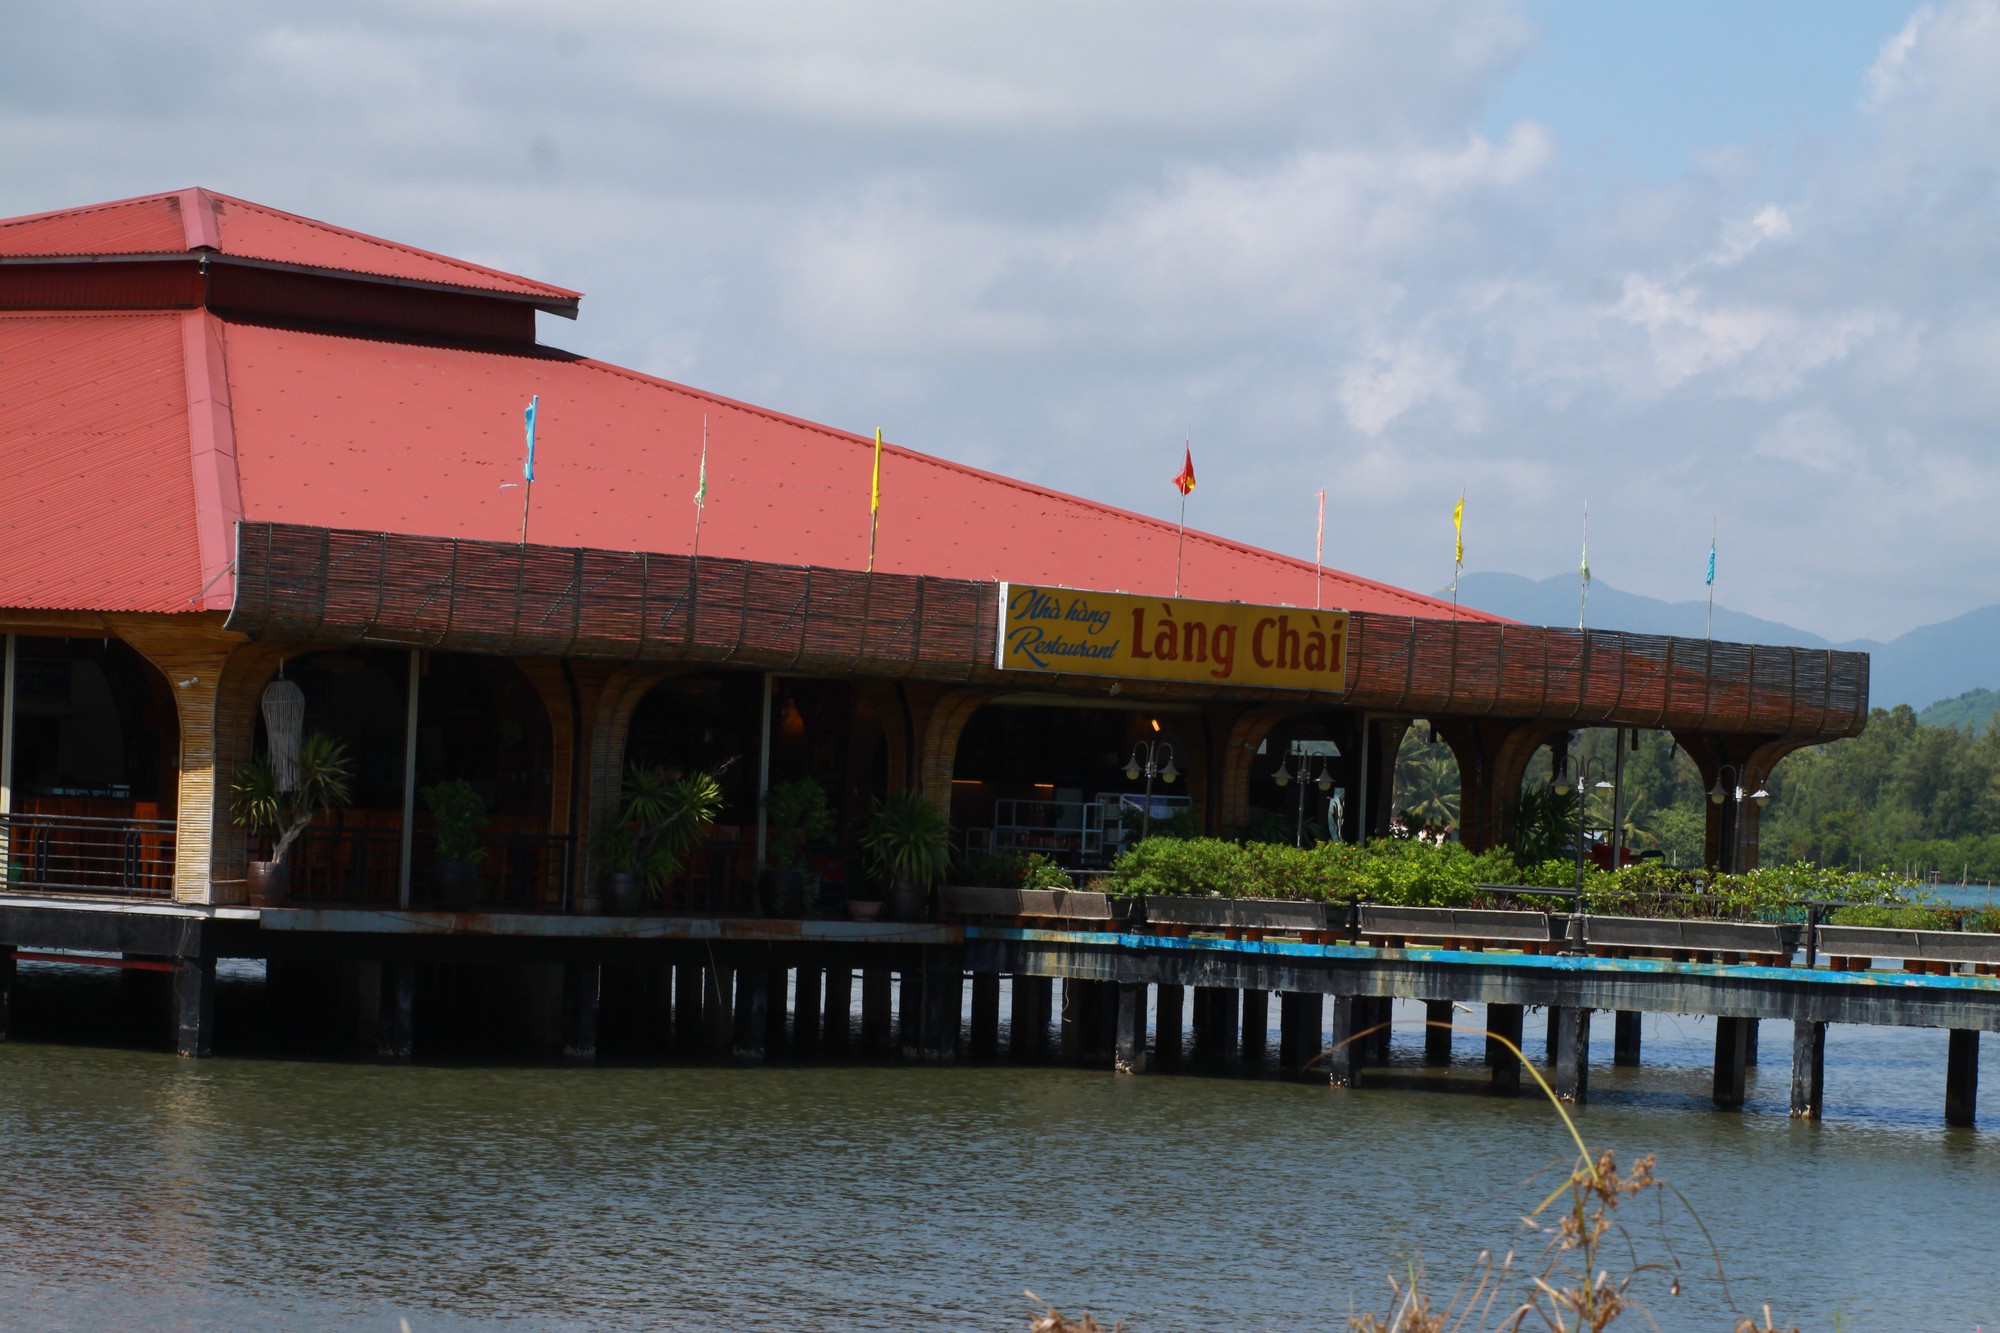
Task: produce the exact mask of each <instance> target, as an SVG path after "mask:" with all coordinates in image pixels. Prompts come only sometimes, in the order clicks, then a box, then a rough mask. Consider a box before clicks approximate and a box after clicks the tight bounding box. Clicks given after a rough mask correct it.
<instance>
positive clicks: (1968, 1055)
mask: <svg viewBox="0 0 2000 1333" xmlns="http://www.w3.org/2000/svg"><path fill="white" fill-rule="evenodd" d="M1978 1106H1979V1029H1977V1028H1953V1029H1952V1030H1951V1045H1950V1046H1949V1047H1948V1048H1947V1051H1946V1054H1945V1066H1944V1122H1945V1123H1946V1124H1947V1125H1971V1124H1972V1123H1973V1121H1974V1120H1975V1119H1976V1114H1975V1113H1976V1112H1977V1110H1978Z"/></svg>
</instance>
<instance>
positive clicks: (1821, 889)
mask: <svg viewBox="0 0 2000 1333" xmlns="http://www.w3.org/2000/svg"><path fill="white" fill-rule="evenodd" d="M1482 884H1487V885H1509V886H1519V887H1520V888H1522V889H1524V890H1532V889H1534V888H1538V887H1539V888H1562V889H1568V888H1573V887H1574V886H1575V884H1576V865H1575V863H1574V862H1573V861H1561V860H1557V861H1542V862H1539V863H1536V864H1533V865H1527V866H1522V865H1518V864H1516V863H1515V861H1514V858H1513V856H1512V855H1510V854H1509V853H1508V852H1506V851H1503V850H1494V851H1489V852H1482V853H1478V854H1474V853H1472V852H1468V851H1467V850H1465V849H1464V848H1463V847H1460V846H1458V845H1457V844H1456V843H1446V844H1444V845H1443V846H1435V845H1433V844H1430V843H1426V842H1421V841H1414V840H1413V841H1403V840H1398V839H1384V840H1382V841H1379V842H1373V843H1370V844H1368V845H1367V846H1366V847H1356V846H1354V845H1353V844H1351V843H1337V842H1323V843H1320V844H1318V845H1316V846H1313V847H1306V848H1299V847H1287V846H1284V845H1282V844H1278V843H1269V842H1242V843H1238V842H1232V841H1229V840H1227V839H1223V838H1148V839H1146V840H1145V841H1143V842H1141V843H1138V844H1137V845H1136V846H1134V847H1132V848H1131V849H1129V850H1128V851H1126V852H1125V853H1124V854H1123V855H1121V856H1120V857H1119V858H1118V860H1117V862H1116V863H1115V864H1114V865H1113V866H1112V868H1111V872H1110V874H1108V875H1106V876H1105V877H1104V879H1103V881H1102V882H1101V885H1100V887H1102V888H1103V889H1104V891H1105V892H1107V893H1113V894H1118V895H1121V896H1127V897H1130V896H1136V895H1140V894H1155V895H1162V896H1171V897H1224V898H1284V899H1292V900H1300V901H1307V902H1339V903H1351V902H1368V903H1379V904H1382V905H1385V906H1394V907H1467V906H1519V907H1539V908H1544V909H1558V910H1560V909H1563V908H1566V907H1568V906H1569V901H1568V899H1567V898H1556V897H1548V896H1542V895H1538V894H1535V893H1533V892H1531V891H1530V892H1521V893H1514V894H1505V895H1501V894H1482V893H1481V892H1480V890H1479V887H1478V886H1480V885H1482ZM1583 898H1584V904H1585V906H1586V908H1587V910H1589V911H1591V912H1596V913H1599V914H1602V915H1613V916H1672V917H1720V918H1725V919H1739V920H1803V919H1804V916H1805V904H1806V903H1808V902H1826V903H1844V904H1851V905H1852V906H1848V907H1846V908H1844V909H1842V913H1856V912H1859V913H1864V914H1865V913H1867V912H1882V911H1889V912H1906V913H1932V914H1938V913H1942V915H1941V916H1938V915H1932V916H1925V917H1923V919H1925V920H1932V919H1946V918H1948V919H1950V920H1951V921H1954V922H1956V921H1963V923H1964V925H1963V927H1962V928H1964V929H1987V930H1991V929H1996V928H2000V911H1991V910H1989V911H1985V912H1964V911H1954V910H1951V909H1941V908H1939V907H1937V906H1936V905H1935V904H1932V903H1929V902H1928V901H1927V900H1926V899H1925V897H1924V895H1923V893H1922V892H1921V891H1920V890H1919V888H1918V886H1917V885H1916V884H1915V882H1913V881H1911V880H1908V879H1905V878H1902V877H1900V876H1897V875H1894V874H1891V873H1889V872H1887V871H1881V872H1877V873H1875V874H1862V873H1857V872H1854V871H1848V870H1828V869H1824V868H1822V867H1819V866H1814V865H1809V864H1806V863H1802V862H1801V863H1794V864H1791V865H1783V866H1768V867H1764V868H1760V869H1757V870H1752V871H1747V872H1745V873H1744V874H1740V875H1717V874H1711V873H1710V872H1708V871H1704V870H1676V869H1673V868H1671V867H1669V866H1663V865H1660V864H1659V863H1658V862H1652V861H1646V862H1641V863H1640V864H1638V865H1633V866H1627V867H1626V868H1624V869H1623V870H1620V871H1615V872H1613V871H1602V870H1597V869H1594V868H1588V869H1586V870H1585V871H1584V879H1583ZM1842 913H1836V914H1835V915H1834V916H1833V917H1832V918H1831V919H1833V920H1835V921H1841V920H1843V915H1842ZM1911 919H1912V920H1915V919H1917V918H1916V917H1914V916H1913V917H1911ZM1855 924H1875V920H1874V919H1873V918H1872V917H1871V918H1868V919H1867V920H1866V922H1863V921H1861V920H1860V919H1857V920H1856V922H1855Z"/></svg>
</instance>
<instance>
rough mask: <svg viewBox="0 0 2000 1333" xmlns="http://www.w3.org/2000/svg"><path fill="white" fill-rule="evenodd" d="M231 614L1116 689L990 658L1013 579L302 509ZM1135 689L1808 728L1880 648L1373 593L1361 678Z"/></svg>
mask: <svg viewBox="0 0 2000 1333" xmlns="http://www.w3.org/2000/svg"><path fill="white" fill-rule="evenodd" d="M237 561H238V571H237V577H238V582H237V591H236V604H235V608H234V610H233V611H232V612H231V613H230V617H229V621H228V627H229V628H230V629H233V630H238V631H241V632H243V633H245V634H248V635H250V636H252V637H254V638H263V639H273V640H282V641H285V642H291V643H300V644H325V645H356V644H384V645H402V646H416V647H425V648H437V649H447V650H452V651H460V652H476V653H492V654H498V655H504V656H542V657H575V658H593V659H600V660H607V661H627V662H664V663H707V664H717V665H730V666H737V667H743V668H747V669H756V670H770V671H798V672H806V673H813V674H822V675H846V676H860V677H872V678H883V679H906V680H930V681H937V682H943V683H953V684H966V685H985V686H989V687H996V688H1003V689H1005V688H1012V689H1023V688H1032V689H1035V690H1041V691H1062V692H1073V693H1077V694H1101V693H1102V692H1103V691H1104V690H1105V689H1106V688H1107V686H1106V682H1105V681H1104V680H1103V679H1101V678H1095V677H1076V676H1035V677H1033V678H1032V681H1031V682H1029V681H1024V678H1023V675H1022V673H1019V672H1002V671H1000V670H998V669H997V668H996V667H995V666H994V665H993V655H994V652H993V650H994V638H995V635H996V633H997V624H998V617H999V585H997V584H993V583H981V582H975V581H971V580H965V579H944V578H932V577H929V576H918V575H906V574H864V573H860V572H857V571H854V570H844V569H821V568H812V567H802V566H797V565H780V564H768V563H764V562H760V561H752V560H727V559H714V558H706V557H705V558H702V559H700V560H699V561H697V560H695V559H693V558H692V557H689V556H686V555H672V554H657V553H648V552H631V551H601V550H588V549H581V548H568V547H549V546H519V545H513V544H509V543H504V542H477V541H466V540H461V539H458V538H449V537H412V536H404V535H398V534H390V533H370V532H355V531H344V530H338V529H329V528H316V527H301V526H296V525H291V524H276V523H247V522H246V523H242V524H240V525H239V526H238V530H237ZM1123 691H1124V693H1125V694H1126V696H1127V697H1130V698H1142V699H1159V700H1163V701H1170V700H1209V699H1213V700H1228V701H1231V702H1241V703H1255V702H1285V703H1292V704H1297V705H1304V706H1310V705H1316V704H1337V705H1340V706H1343V707H1354V708H1365V709H1370V710H1374V711H1379V712H1385V713H1397V714H1404V715H1410V716H1420V717H1506V718H1546V719H1555V720H1560V721H1564V722H1568V723H1570V724H1572V725H1576V726H1598V725H1626V726H1638V727H1647V728H1656V729H1693V730H1704V731H1726V732H1739V733H1746V734H1759V735H1769V736H1788V737H1796V738H1800V739H1803V740H1807V741H1819V740H1831V739H1835V738H1837V737H1842V736H1852V735H1855V734H1856V733H1858V732H1859V731H1860V730H1861V727H1862V725H1863V724H1864V723H1865V722H1866V721H1867V717H1868V657H1867V655H1866V654H1865V653H1852V652H1835V651H1831V650H1823V649H1805V648H1778V647H1766V646H1760V645H1754V644H1739V643H1719V642H1715V641H1713V640H1707V639H1680V638H1670V637H1666V636H1662V635H1651V634H1627V633H1622V632H1618V631H1609V630H1571V629H1554V628H1545V627H1542V626H1535V625H1511V624H1491V623H1486V622H1478V621H1469V620H1420V619H1412V618H1409V617H1404V616H1382V615H1367V614H1360V613H1356V614H1353V615H1351V616H1350V617H1349V621H1348V670H1347V688H1346V689H1345V690H1344V691H1339V692H1332V691H1326V692H1321V691H1301V690H1282V689H1267V688H1244V687H1239V686H1226V685H1192V684H1190V685H1169V684H1159V683H1156V682H1142V681H1133V682H1127V683H1125V685H1124V687H1123Z"/></svg>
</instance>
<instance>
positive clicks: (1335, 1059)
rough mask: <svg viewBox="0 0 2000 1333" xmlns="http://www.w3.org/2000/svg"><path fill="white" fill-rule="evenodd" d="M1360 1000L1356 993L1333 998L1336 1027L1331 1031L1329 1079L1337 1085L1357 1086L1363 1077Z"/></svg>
mask: <svg viewBox="0 0 2000 1333" xmlns="http://www.w3.org/2000/svg"><path fill="white" fill-rule="evenodd" d="M1359 1009H1360V1001H1359V1000H1358V999H1357V998H1356V997H1355V996H1352V995H1336V996H1334V997H1333V1030H1332V1031H1331V1032H1330V1033H1329V1034H1328V1037H1327V1040H1328V1048H1327V1054H1326V1081H1327V1083H1328V1084H1330V1085H1331V1086H1333V1087H1336V1088H1351V1087H1354V1086H1355V1085H1356V1084H1357V1083H1358V1082H1359V1081H1360V1078H1361V1043H1360V1042H1358V1041H1356V1040H1355V1039H1354V1037H1355V1034H1356V1033H1357V1032H1359V1031H1361V1024H1360V1022H1359V1019H1360V1014H1359V1012H1358V1010H1359Z"/></svg>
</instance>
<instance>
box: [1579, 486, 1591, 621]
mask: <svg viewBox="0 0 2000 1333" xmlns="http://www.w3.org/2000/svg"><path fill="white" fill-rule="evenodd" d="M1579 582H1580V585H1581V587H1580V590H1579V591H1578V593H1577V598H1576V627H1577V628H1578V629H1579V630H1580V629H1582V628H1583V613H1584V611H1585V610H1586V609H1587V608H1588V607H1589V606H1590V501H1588V500H1585V501H1584V502H1583V567H1582V577H1581V579H1580V580H1579Z"/></svg>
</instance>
